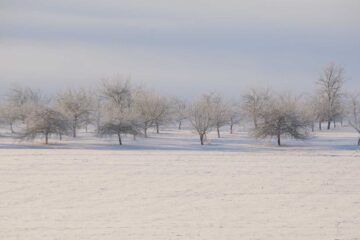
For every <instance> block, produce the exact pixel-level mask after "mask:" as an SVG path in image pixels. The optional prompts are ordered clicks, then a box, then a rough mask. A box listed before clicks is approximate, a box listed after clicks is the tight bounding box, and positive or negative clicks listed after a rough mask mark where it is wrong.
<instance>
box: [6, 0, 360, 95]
mask: <svg viewBox="0 0 360 240" xmlns="http://www.w3.org/2000/svg"><path fill="white" fill-rule="evenodd" d="M359 59H360V1H359V0H248V1H244V0H243V1H242V0H222V1H220V0H217V1H211V0H207V1H205V0H181V1H180V0H179V1H178V0H151V1H150V0H147V1H145V0H119V1H116V0H94V1H91V0H72V1H70V0H58V1H51V0H34V1H26V0H23V1H19V0H0V88H2V89H4V88H7V87H9V86H11V85H13V84H24V85H27V86H32V87H35V88H41V89H49V90H51V91H55V90H57V89H59V88H65V87H71V86H89V85H95V84H97V82H98V81H99V79H101V78H103V77H111V76H114V75H117V74H120V75H131V78H132V79H133V80H134V81H135V82H137V83H144V84H146V85H147V86H148V87H150V88H152V89H155V90H158V91H160V92H162V93H167V94H176V95H180V96H181V95H183V96H186V97H189V96H194V95H196V94H200V93H203V92H208V91H219V92H222V93H224V94H226V95H229V96H236V95H238V94H239V93H240V92H242V91H243V90H244V89H246V88H248V87H255V86H267V87H271V88H274V89H276V88H281V89H282V90H289V89H293V90H296V91H307V90H310V89H311V87H312V86H313V85H314V81H315V80H316V79H317V78H318V75H319V72H320V70H321V68H322V67H323V65H325V64H326V63H328V62H337V63H339V64H340V65H342V66H343V67H344V68H345V70H346V77H347V86H348V88H351V89H354V88H357V89H359V90H360V60H359ZM0 91H3V90H0Z"/></svg>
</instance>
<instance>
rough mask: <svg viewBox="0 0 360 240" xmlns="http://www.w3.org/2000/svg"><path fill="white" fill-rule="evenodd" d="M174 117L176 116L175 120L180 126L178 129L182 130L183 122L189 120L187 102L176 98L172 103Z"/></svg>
mask: <svg viewBox="0 0 360 240" xmlns="http://www.w3.org/2000/svg"><path fill="white" fill-rule="evenodd" d="M171 106H172V111H173V113H172V115H173V116H174V120H175V121H176V122H177V124H178V129H179V130H181V127H182V123H183V121H184V120H185V119H186V118H187V104H186V102H185V101H183V100H181V99H179V98H174V99H173V101H172V103H171Z"/></svg>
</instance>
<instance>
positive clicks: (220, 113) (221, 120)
mask: <svg viewBox="0 0 360 240" xmlns="http://www.w3.org/2000/svg"><path fill="white" fill-rule="evenodd" d="M207 97H208V101H209V102H210V105H211V113H212V116H211V119H212V121H213V124H214V126H215V127H216V132H217V136H218V138H220V128H221V127H223V126H225V125H228V124H229V122H230V109H229V106H228V104H227V103H226V102H225V100H224V98H223V97H222V96H221V95H219V94H216V93H212V94H210V95H208V96H207Z"/></svg>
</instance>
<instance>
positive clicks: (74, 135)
mask: <svg viewBox="0 0 360 240" xmlns="http://www.w3.org/2000/svg"><path fill="white" fill-rule="evenodd" d="M76 123H77V119H76V118H74V122H73V137H74V138H76V125H77V124H76Z"/></svg>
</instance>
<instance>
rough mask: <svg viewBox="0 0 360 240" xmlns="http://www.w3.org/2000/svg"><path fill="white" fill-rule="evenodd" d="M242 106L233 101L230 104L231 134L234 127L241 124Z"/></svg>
mask: <svg viewBox="0 0 360 240" xmlns="http://www.w3.org/2000/svg"><path fill="white" fill-rule="evenodd" d="M240 116H241V114H240V106H239V103H237V102H235V101H232V102H231V103H230V104H229V125H230V134H233V132H234V130H233V128H234V125H236V124H238V123H240Z"/></svg>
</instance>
